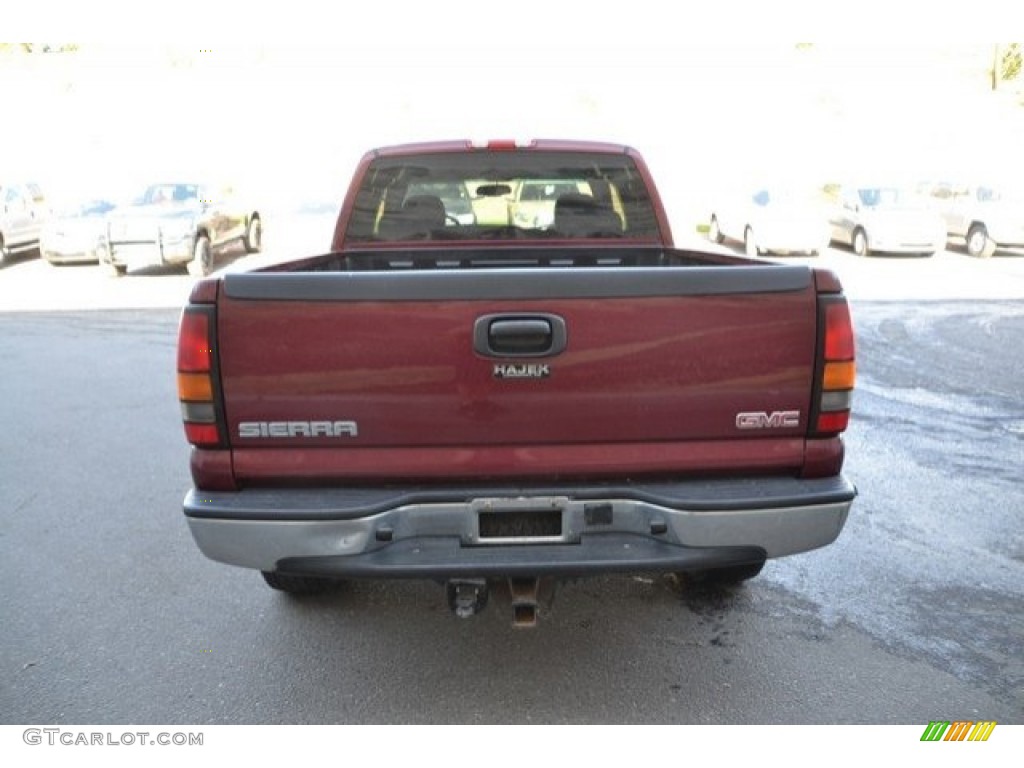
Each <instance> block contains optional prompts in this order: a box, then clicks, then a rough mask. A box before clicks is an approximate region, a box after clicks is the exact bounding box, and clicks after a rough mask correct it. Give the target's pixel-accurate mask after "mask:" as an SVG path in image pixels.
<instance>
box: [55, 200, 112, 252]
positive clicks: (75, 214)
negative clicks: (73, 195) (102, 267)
mask: <svg viewBox="0 0 1024 768" xmlns="http://www.w3.org/2000/svg"><path fill="white" fill-rule="evenodd" d="M114 207H115V204H114V203H113V202H111V201H110V200H106V199H95V200H84V201H74V202H66V203H63V204H60V205H58V206H57V207H56V209H55V210H54V212H53V215H52V216H51V217H50V218H49V219H47V221H46V223H45V224H44V225H43V230H42V234H41V235H40V237H39V254H40V255H41V256H42V257H43V258H44V259H45V260H46V261H48V262H49V263H50V264H79V263H92V264H95V263H98V262H99V260H100V254H101V253H102V251H103V248H104V240H105V237H106V229H107V220H106V215H107V214H108V213H110V212H111V211H112V210H114Z"/></svg>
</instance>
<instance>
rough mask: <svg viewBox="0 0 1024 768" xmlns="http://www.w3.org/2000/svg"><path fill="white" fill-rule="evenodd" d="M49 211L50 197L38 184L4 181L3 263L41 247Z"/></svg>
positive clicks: (0, 203) (0, 193)
mask: <svg viewBox="0 0 1024 768" xmlns="http://www.w3.org/2000/svg"><path fill="white" fill-rule="evenodd" d="M48 214H49V210H48V208H47V205H46V198H45V197H44V195H43V192H42V190H41V189H39V187H38V186H37V185H35V184H3V183H0V263H3V262H4V261H6V260H7V259H9V258H10V257H11V256H13V255H14V254H17V253H26V252H29V251H35V250H37V249H38V248H39V235H40V233H41V232H42V229H43V223H44V222H45V221H46V218H47V216H48Z"/></svg>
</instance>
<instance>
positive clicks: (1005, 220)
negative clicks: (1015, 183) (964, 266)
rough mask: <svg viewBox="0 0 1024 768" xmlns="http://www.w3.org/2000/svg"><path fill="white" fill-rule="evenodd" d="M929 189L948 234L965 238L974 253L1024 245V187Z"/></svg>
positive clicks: (984, 254)
mask: <svg viewBox="0 0 1024 768" xmlns="http://www.w3.org/2000/svg"><path fill="white" fill-rule="evenodd" d="M929 192H930V194H931V196H932V199H933V200H934V201H935V208H936V210H937V211H938V212H939V214H940V215H941V216H942V219H943V221H944V222H945V225H946V235H947V237H948V238H949V239H950V240H962V241H963V243H964V247H965V248H966V249H967V253H969V254H970V255H971V256H981V257H987V256H991V255H992V254H993V253H995V251H996V249H997V248H1004V247H1022V246H1024V189H1020V188H1015V187H1011V186H1002V187H997V186H986V185H979V186H960V185H954V184H948V183H942V184H937V185H935V186H934V187H933V188H932V189H931V190H930V191H929Z"/></svg>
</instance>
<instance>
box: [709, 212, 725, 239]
mask: <svg viewBox="0 0 1024 768" xmlns="http://www.w3.org/2000/svg"><path fill="white" fill-rule="evenodd" d="M708 240H710V241H711V242H713V243H720V242H722V241H723V240H725V237H724V236H723V235H722V228H721V227H720V226H718V217H717V216H712V217H711V223H710V224H709V225H708Z"/></svg>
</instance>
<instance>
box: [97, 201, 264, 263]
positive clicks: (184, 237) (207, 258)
mask: <svg viewBox="0 0 1024 768" xmlns="http://www.w3.org/2000/svg"><path fill="white" fill-rule="evenodd" d="M262 238H263V220H262V218H261V216H260V213H259V211H257V210H256V209H255V208H252V207H250V206H247V205H246V204H245V203H244V202H242V201H240V200H239V199H238V197H237V196H236V195H235V193H234V191H233V190H232V189H231V188H230V187H227V186H215V185H208V184H200V183H197V182H184V183H161V184H154V185H152V186H150V187H148V188H147V189H146V191H145V192H144V193H143V194H142V196H141V197H140V198H139V199H138V200H137V201H136V202H135V203H133V204H132V205H126V206H122V207H119V208H116V209H115V210H114V211H112V212H111V213H110V215H109V216H108V217H107V233H106V238H105V243H104V245H105V247H104V250H103V252H102V253H101V256H100V261H101V262H102V263H104V264H106V265H108V267H110V268H111V270H112V271H113V272H114V274H117V275H122V274H124V273H125V272H126V271H127V270H128V269H131V268H135V267H146V266H156V265H161V264H182V265H186V266H187V267H188V270H189V272H190V273H192V274H194V275H200V276H202V275H208V274H210V272H212V271H213V268H214V259H215V254H216V252H217V251H218V250H219V249H220V248H221V247H222V246H225V245H228V244H231V243H236V242H240V243H241V244H242V246H243V247H244V248H245V251H246V252H247V253H254V252H256V251H259V250H260V248H261V247H262Z"/></svg>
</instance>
